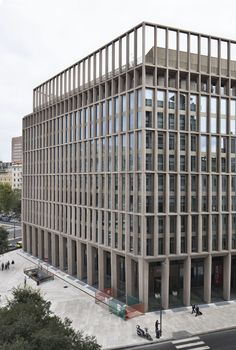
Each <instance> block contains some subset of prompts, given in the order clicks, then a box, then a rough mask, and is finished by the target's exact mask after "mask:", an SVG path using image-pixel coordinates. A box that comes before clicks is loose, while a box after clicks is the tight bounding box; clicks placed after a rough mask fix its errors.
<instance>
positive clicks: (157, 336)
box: [155, 320, 160, 338]
mask: <svg viewBox="0 0 236 350" xmlns="http://www.w3.org/2000/svg"><path fill="white" fill-rule="evenodd" d="M159 324H160V323H159V321H158V320H156V322H155V332H156V338H160V330H159Z"/></svg>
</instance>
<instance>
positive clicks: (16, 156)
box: [11, 136, 23, 164]
mask: <svg viewBox="0 0 236 350" xmlns="http://www.w3.org/2000/svg"><path fill="white" fill-rule="evenodd" d="M11 161H12V163H17V164H22V161H23V152H22V136H18V137H13V138H12V139H11Z"/></svg>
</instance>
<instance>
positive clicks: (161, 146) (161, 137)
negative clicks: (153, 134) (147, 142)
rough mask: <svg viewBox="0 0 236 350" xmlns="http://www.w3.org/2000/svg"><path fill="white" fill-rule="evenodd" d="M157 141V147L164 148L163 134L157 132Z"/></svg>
mask: <svg viewBox="0 0 236 350" xmlns="http://www.w3.org/2000/svg"><path fill="white" fill-rule="evenodd" d="M157 143H158V149H164V135H163V134H160V133H158V139H157Z"/></svg>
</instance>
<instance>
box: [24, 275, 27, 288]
mask: <svg viewBox="0 0 236 350" xmlns="http://www.w3.org/2000/svg"><path fill="white" fill-rule="evenodd" d="M26 283H27V279H26V276H25V278H24V287H26Z"/></svg>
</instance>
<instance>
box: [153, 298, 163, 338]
mask: <svg viewBox="0 0 236 350" xmlns="http://www.w3.org/2000/svg"><path fill="white" fill-rule="evenodd" d="M155 299H157V300H159V299H160V337H161V336H162V300H161V293H155Z"/></svg>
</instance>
